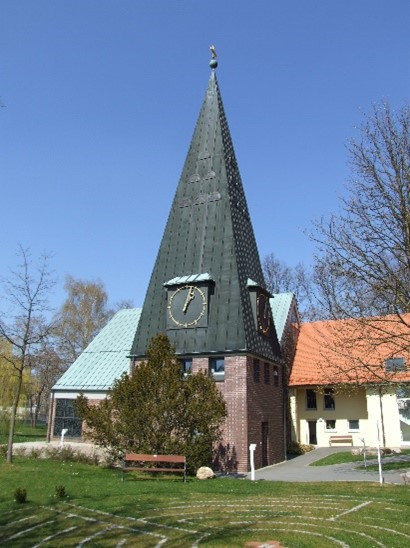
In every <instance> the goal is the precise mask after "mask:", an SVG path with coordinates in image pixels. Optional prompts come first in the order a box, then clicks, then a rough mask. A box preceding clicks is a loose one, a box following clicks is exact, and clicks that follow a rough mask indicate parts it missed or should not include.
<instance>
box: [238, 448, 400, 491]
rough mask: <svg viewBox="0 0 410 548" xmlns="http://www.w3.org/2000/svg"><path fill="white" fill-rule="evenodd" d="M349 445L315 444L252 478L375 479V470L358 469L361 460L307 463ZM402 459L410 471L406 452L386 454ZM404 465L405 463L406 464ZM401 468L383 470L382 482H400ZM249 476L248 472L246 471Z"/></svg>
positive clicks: (377, 480)
mask: <svg viewBox="0 0 410 548" xmlns="http://www.w3.org/2000/svg"><path fill="white" fill-rule="evenodd" d="M350 449H351V448H350V447H319V448H317V449H315V450H313V451H311V452H310V453H306V454H305V455H301V456H299V457H295V458H293V459H289V460H288V461H285V462H282V463H280V464H275V465H273V466H267V467H266V468H261V469H259V470H256V472H255V479H257V480H267V481H290V482H296V481H301V482H315V481H370V482H379V481H380V478H379V472H378V471H376V472H366V471H364V470H363V471H362V470H358V469H357V468H358V467H359V466H361V465H362V464H363V463H362V462H350V463H346V464H334V465H331V466H309V465H310V464H311V463H312V462H314V461H316V460H319V459H322V458H323V457H326V456H327V455H331V454H333V453H340V452H346V451H349V450H350ZM395 460H400V461H404V463H405V464H404V468H407V469H408V470H410V455H402V456H400V455H398V456H396V457H389V460H388V462H393V461H395ZM368 463H369V464H377V459H372V460H370V459H368ZM406 465H407V466H406ZM402 473H403V470H400V471H399V470H397V471H396V470H394V471H386V472H383V476H384V482H385V483H395V484H401V485H402V484H403V480H402V478H401V477H400V474H402ZM248 478H250V474H248Z"/></svg>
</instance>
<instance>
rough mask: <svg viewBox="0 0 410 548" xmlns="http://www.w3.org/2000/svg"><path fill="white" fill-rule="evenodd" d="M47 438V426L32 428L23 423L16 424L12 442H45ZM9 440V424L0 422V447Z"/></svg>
mask: <svg viewBox="0 0 410 548" xmlns="http://www.w3.org/2000/svg"><path fill="white" fill-rule="evenodd" d="M46 436H47V426H46V425H40V426H37V427H36V428H32V427H31V426H30V425H28V424H26V423H25V422H23V421H17V422H16V430H15V437H14V441H15V442H16V443H19V442H23V441H45V439H46ZM8 439H9V422H8V421H0V445H1V444H3V443H7V442H8Z"/></svg>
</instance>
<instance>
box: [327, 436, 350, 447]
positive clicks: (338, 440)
mask: <svg viewBox="0 0 410 548" xmlns="http://www.w3.org/2000/svg"><path fill="white" fill-rule="evenodd" d="M332 443H351V444H352V447H353V436H349V435H348V434H346V436H330V437H329V447H330V446H331V445H332Z"/></svg>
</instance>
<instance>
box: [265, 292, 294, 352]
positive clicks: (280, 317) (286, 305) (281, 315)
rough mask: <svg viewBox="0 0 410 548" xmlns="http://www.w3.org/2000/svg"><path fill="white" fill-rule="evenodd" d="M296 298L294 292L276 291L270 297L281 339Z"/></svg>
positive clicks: (277, 330)
mask: <svg viewBox="0 0 410 548" xmlns="http://www.w3.org/2000/svg"><path fill="white" fill-rule="evenodd" d="M294 299H295V296H294V294H293V293H275V295H273V297H272V298H271V299H270V307H271V310H272V316H273V321H274V323H275V327H276V333H277V335H278V339H279V341H281V340H282V337H283V332H284V330H285V327H286V323H287V321H288V317H289V314H290V311H291V307H292V304H293V301H294Z"/></svg>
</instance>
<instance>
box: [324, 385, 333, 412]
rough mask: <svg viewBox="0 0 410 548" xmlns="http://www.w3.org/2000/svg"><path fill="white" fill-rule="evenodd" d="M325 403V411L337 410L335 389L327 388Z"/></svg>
mask: <svg viewBox="0 0 410 548" xmlns="http://www.w3.org/2000/svg"><path fill="white" fill-rule="evenodd" d="M323 403H324V408H325V409H334V408H335V398H334V396H333V389H332V388H326V389H325V392H324V396H323Z"/></svg>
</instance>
